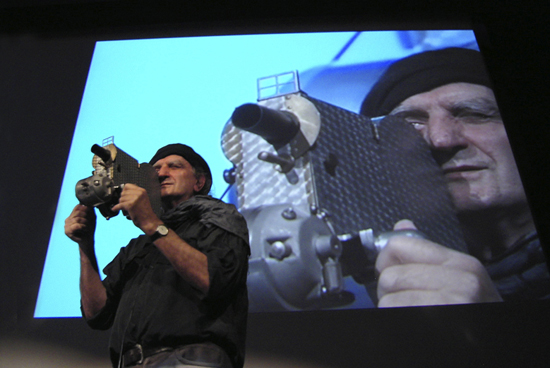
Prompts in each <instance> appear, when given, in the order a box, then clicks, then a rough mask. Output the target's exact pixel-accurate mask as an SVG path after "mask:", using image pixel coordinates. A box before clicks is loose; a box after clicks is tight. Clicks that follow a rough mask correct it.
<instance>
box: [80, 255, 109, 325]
mask: <svg viewBox="0 0 550 368" xmlns="http://www.w3.org/2000/svg"><path fill="white" fill-rule="evenodd" d="M89 253H90V252H84V250H83V249H82V248H80V296H81V302H82V309H83V311H84V316H85V317H86V319H90V318H92V317H93V316H95V315H96V314H97V313H99V311H100V310H101V309H102V308H103V307H104V306H105V303H106V301H107V292H106V290H105V287H104V286H103V283H102V282H101V277H100V276H99V269H98V266H97V261H96V257H95V255H94V254H89Z"/></svg>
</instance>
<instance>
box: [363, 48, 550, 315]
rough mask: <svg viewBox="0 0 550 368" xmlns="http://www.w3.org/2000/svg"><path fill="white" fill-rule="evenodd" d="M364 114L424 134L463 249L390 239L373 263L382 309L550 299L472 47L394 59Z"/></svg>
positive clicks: (539, 253) (531, 223) (519, 185)
mask: <svg viewBox="0 0 550 368" xmlns="http://www.w3.org/2000/svg"><path fill="white" fill-rule="evenodd" d="M361 113H362V114H364V115H367V116H371V117H374V116H381V115H388V114H391V115H396V116H400V117H402V118H404V119H405V121H407V122H409V123H410V124H411V125H412V126H413V127H414V128H416V129H417V130H418V132H419V133H420V134H421V135H422V137H423V138H424V140H425V141H426V142H427V143H428V145H429V148H430V150H431V152H432V154H433V157H434V158H435V160H436V162H437V163H438V164H439V165H440V167H441V169H442V172H443V175H444V177H445V180H446V182H447V185H448V189H449V192H450V195H451V198H452V200H453V202H454V204H455V207H456V209H457V214H458V217H459V221H460V224H461V227H462V230H463V233H464V236H465V239H466V242H467V244H468V248H469V249H468V250H469V253H470V255H467V254H463V253H460V252H457V251H454V250H451V249H448V248H446V247H443V246H442V245H440V244H436V243H433V242H431V241H429V240H423V239H413V238H406V237H393V238H392V239H391V240H390V242H389V243H388V246H387V247H386V248H385V249H384V250H383V251H382V252H381V254H380V255H379V257H378V259H377V262H376V268H377V271H378V272H379V281H378V297H379V306H381V307H390V306H411V305H435V304H457V303H478V302H493V301H501V300H519V299H544V298H548V297H550V277H549V275H548V269H547V266H546V260H545V256H544V254H543V251H542V249H541V246H540V241H539V238H538V236H537V233H536V230H535V225H534V221H533V218H532V217H531V212H530V209H529V205H528V203H527V198H526V195H525V193H524V190H523V186H522V183H521V179H520V176H519V173H518V169H517V167H516V164H515V161H514V157H513V154H512V150H511V147H510V143H509V141H508V138H507V136H506V131H505V129H504V125H503V123H502V119H501V117H500V113H499V109H498V106H497V103H496V100H495V96H494V94H493V91H492V87H491V83H490V80H489V77H488V75H487V73H486V70H485V68H484V63H483V60H482V58H481V55H480V53H479V52H477V51H474V50H469V49H462V48H449V49H443V50H437V51H428V52H424V53H420V54H416V55H413V56H410V57H408V58H405V59H402V60H399V61H397V62H395V63H394V64H392V65H391V66H390V67H389V68H388V69H387V70H386V72H385V73H384V75H383V76H382V77H381V78H380V79H379V81H378V82H377V83H376V84H375V85H374V87H373V88H372V90H371V91H370V92H369V94H368V95H367V97H366V98H365V100H364V102H363V105H362V109H361ZM407 228H408V229H411V228H413V229H414V228H415V227H414V224H413V223H412V222H411V221H408V220H403V221H400V222H398V223H397V224H395V229H407ZM420 230H422V229H420Z"/></svg>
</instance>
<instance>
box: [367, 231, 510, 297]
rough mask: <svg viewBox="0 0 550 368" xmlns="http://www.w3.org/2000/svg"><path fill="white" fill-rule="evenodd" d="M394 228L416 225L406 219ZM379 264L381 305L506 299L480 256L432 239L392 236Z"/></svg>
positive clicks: (377, 265) (378, 261)
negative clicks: (460, 250)
mask: <svg viewBox="0 0 550 368" xmlns="http://www.w3.org/2000/svg"><path fill="white" fill-rule="evenodd" d="M394 229H395V230H402V229H416V227H415V226H414V224H413V223H412V222H411V221H409V220H402V221H399V222H398V223H396V224H395V226H394ZM375 267H376V270H377V272H378V273H379V279H378V298H379V303H378V306H379V307H399V306H416V305H442V304H464V303H480V302H495V301H502V298H501V297H500V295H499V294H498V292H497V290H496V288H495V287H494V285H493V283H492V281H491V279H490V278H489V275H488V274H487V271H486V270H485V268H484V267H483V265H482V264H481V263H480V262H479V261H478V260H477V259H476V258H474V257H472V256H470V255H467V254H464V253H460V252H457V251H454V250H452V249H449V248H446V247H443V246H442V245H440V244H436V243H434V242H431V241H429V240H425V239H417V238H410V237H404V236H395V237H392V238H391V239H390V240H389V242H388V244H387V245H386V247H385V248H384V249H383V250H382V251H381V252H380V254H379V256H378V259H377V261H376V266H375Z"/></svg>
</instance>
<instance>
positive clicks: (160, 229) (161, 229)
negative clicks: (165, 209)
mask: <svg viewBox="0 0 550 368" xmlns="http://www.w3.org/2000/svg"><path fill="white" fill-rule="evenodd" d="M166 235H168V228H167V227H166V225H164V224H160V225H159V226H157V231H155V233H154V234H153V235H151V236H150V237H149V239H151V242H154V241H156V240H157V239H159V238H162V237H163V236H166Z"/></svg>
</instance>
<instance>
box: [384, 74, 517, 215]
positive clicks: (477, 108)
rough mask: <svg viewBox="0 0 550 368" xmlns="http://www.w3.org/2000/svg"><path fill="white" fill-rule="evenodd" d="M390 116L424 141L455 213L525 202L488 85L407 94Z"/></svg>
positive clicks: (454, 86) (461, 85)
mask: <svg viewBox="0 0 550 368" xmlns="http://www.w3.org/2000/svg"><path fill="white" fill-rule="evenodd" d="M391 114H392V115H399V116H401V117H403V118H405V119H406V120H407V121H408V122H410V123H411V124H412V125H413V126H414V127H415V128H416V129H418V131H419V132H420V133H421V134H422V136H423V137H424V139H425V140H426V142H428V144H429V145H430V148H431V150H432V153H433V156H434V158H435V159H436V161H437V163H438V164H439V165H440V166H441V168H442V169H443V173H444V175H445V179H446V180H447V183H448V186H449V190H450V193H451V196H452V198H453V201H454V203H455V205H456V206H457V208H458V210H459V211H470V210H473V211H476V210H479V209H486V208H493V207H503V206H510V205H514V204H518V203H525V204H526V203H527V200H526V198H525V193H524V191H523V187H522V184H521V180H520V177H519V173H518V170H517V167H516V164H515V161H514V157H513V155H512V150H511V148H510V143H509V141H508V138H507V136H506V132H505V130H504V125H503V123H502V119H501V117H500V113H499V110H498V107H497V103H496V100H495V96H494V94H493V91H492V90H491V89H489V88H487V87H485V86H481V85H476V84H469V83H452V84H447V85H444V86H442V87H438V88H435V89H433V90H431V91H429V92H426V93H421V94H418V95H414V96H411V97H409V98H407V99H406V100H405V101H403V102H402V103H401V104H400V105H399V106H397V107H396V108H395V109H394V110H393V111H392V113H391Z"/></svg>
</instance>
